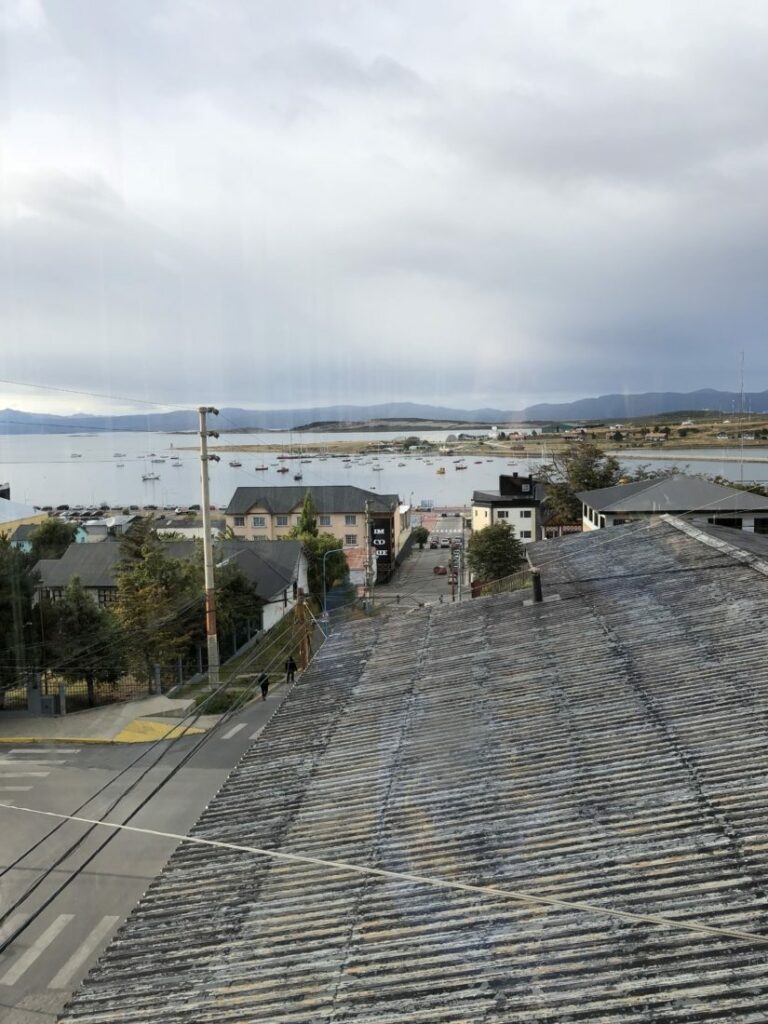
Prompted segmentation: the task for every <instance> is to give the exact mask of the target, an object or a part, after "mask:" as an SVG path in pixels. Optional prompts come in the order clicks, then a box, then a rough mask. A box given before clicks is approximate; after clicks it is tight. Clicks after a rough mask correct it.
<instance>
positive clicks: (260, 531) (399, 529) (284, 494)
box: [225, 484, 410, 581]
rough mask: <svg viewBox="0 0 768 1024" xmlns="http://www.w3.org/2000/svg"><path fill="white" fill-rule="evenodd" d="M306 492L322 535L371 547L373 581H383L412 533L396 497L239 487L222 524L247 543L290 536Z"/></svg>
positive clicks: (358, 490)
mask: <svg viewBox="0 0 768 1024" xmlns="http://www.w3.org/2000/svg"><path fill="white" fill-rule="evenodd" d="M307 491H309V492H310V494H311V495H312V499H313V501H314V503H315V508H316V509H317V526H318V530H319V531H320V533H330V534H333V536H334V537H337V538H338V539H339V540H340V541H341V543H342V545H343V546H344V547H348V548H353V547H358V548H370V550H371V552H372V553H374V552H375V557H376V565H377V578H378V579H379V580H380V581H381V580H386V579H387V578H388V576H389V575H390V573H391V572H392V570H393V569H394V567H395V565H396V562H397V557H398V555H399V554H400V551H401V550H402V547H403V544H404V543H405V540H406V538H407V537H408V536H409V534H410V508H409V506H407V505H403V504H401V502H400V498H399V497H398V496H397V495H396V494H376V493H375V491H366V490H364V489H363V488H362V487H352V486H350V485H345V484H340V485H338V486H336V485H333V486H332V485H328V486H326V487H301V486H295V487H294V486H288V487H238V488H237V490H236V491H235V493H234V494H233V496H232V499H231V501H230V503H229V505H228V506H227V510H226V512H225V520H226V525H227V526H228V527H229V528H230V529H231V530H232V533H233V534H234V535H235V536H236V537H243V538H246V539H247V540H280V539H281V538H285V537H288V535H289V533H290V531H291V529H292V528H293V527H294V526H295V525H296V523H297V522H298V520H299V515H300V513H301V507H302V505H303V503H304V496H305V495H306V493H307ZM366 522H367V524H368V528H367V533H366Z"/></svg>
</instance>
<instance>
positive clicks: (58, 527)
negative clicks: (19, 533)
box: [29, 519, 77, 562]
mask: <svg viewBox="0 0 768 1024" xmlns="http://www.w3.org/2000/svg"><path fill="white" fill-rule="evenodd" d="M76 532H77V526H76V525H75V524H74V523H65V522H63V521H62V520H61V519H46V520H45V522H43V523H40V525H39V526H36V527H35V529H34V530H32V532H31V533H30V535H29V539H30V542H31V544H32V551H31V558H32V560H33V562H37V561H38V560H39V559H41V558H61V556H62V555H63V554H64V552H65V551H66V550H67V548H68V547H69V545H70V544H72V543H73V542H74V540H75V533H76Z"/></svg>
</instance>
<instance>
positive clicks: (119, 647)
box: [40, 576, 125, 707]
mask: <svg viewBox="0 0 768 1024" xmlns="http://www.w3.org/2000/svg"><path fill="white" fill-rule="evenodd" d="M40 614H41V617H42V618H43V619H44V621H45V645H44V648H43V654H44V658H43V663H44V667H45V668H48V669H51V670H52V671H53V672H55V673H56V674H57V675H59V676H61V677H63V678H64V679H67V680H79V679H84V680H85V682H86V686H87V688H88V704H89V706H90V707H93V705H94V704H95V703H96V692H95V691H96V683H115V682H117V680H118V678H119V677H120V676H121V675H122V674H123V672H124V671H125V660H124V656H123V650H124V645H123V634H122V631H121V629H120V626H119V623H118V620H117V619H116V617H115V616H114V615H113V614H112V612H110V611H109V610H107V609H104V608H99V606H98V605H97V604H96V602H95V601H94V600H93V598H91V597H89V595H88V594H87V593H86V592H85V590H84V589H83V587H82V585H81V583H80V580H79V578H78V577H77V576H75V577H73V579H72V580H71V581H70V583H69V585H68V586H67V588H66V590H65V591H64V593H63V594H62V596H61V599H60V600H58V601H56V602H54V603H51V602H45V603H44V604H43V606H42V607H41V609H40Z"/></svg>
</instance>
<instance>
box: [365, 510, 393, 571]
mask: <svg viewBox="0 0 768 1024" xmlns="http://www.w3.org/2000/svg"><path fill="white" fill-rule="evenodd" d="M369 541H370V545H371V553H372V555H373V557H374V558H375V559H376V579H377V580H378V581H379V582H380V583H385V582H386V581H387V580H388V579H389V577H390V576H391V575H392V570H393V569H394V567H395V553H394V551H393V550H392V519H391V517H390V516H387V517H386V518H381V519H379V518H376V517H374V516H371V519H370V536H369Z"/></svg>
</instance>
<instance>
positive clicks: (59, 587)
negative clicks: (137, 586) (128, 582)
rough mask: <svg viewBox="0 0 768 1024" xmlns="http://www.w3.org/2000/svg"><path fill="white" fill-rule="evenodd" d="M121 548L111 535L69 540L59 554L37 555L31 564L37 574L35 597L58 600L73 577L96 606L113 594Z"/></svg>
mask: <svg viewBox="0 0 768 1024" xmlns="http://www.w3.org/2000/svg"><path fill="white" fill-rule="evenodd" d="M121 558H122V548H121V546H120V544H119V543H118V542H117V541H116V540H114V539H113V538H110V537H108V538H106V539H105V540H104V541H103V542H102V543H101V544H78V543H74V544H70V545H69V547H68V548H67V550H66V551H65V552H64V554H63V555H62V556H61V558H41V559H40V561H39V562H37V563H36V565H35V567H34V572H36V573H37V574H38V576H39V578H40V582H39V583H38V585H37V598H38V600H39V599H40V598H46V599H47V600H49V601H58V600H60V598H61V596H62V595H63V593H64V591H65V590H66V588H67V587H68V586H69V584H70V583H71V581H72V580H73V579H74V578H75V577H77V578H78V579H79V580H80V584H81V586H82V587H83V590H85V592H86V593H87V594H89V595H90V596H91V597H92V598H93V599H94V601H95V602H96V603H97V604H98V605H99V606H100V607H102V608H103V607H105V606H106V605H109V604H111V603H112V602H113V601H115V600H116V598H117V567H118V564H119V562H120V560H121Z"/></svg>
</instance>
